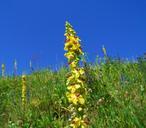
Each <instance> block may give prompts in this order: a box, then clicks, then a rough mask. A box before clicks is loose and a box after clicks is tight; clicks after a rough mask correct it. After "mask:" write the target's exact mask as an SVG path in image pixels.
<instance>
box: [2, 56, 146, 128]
mask: <svg viewBox="0 0 146 128" xmlns="http://www.w3.org/2000/svg"><path fill="white" fill-rule="evenodd" d="M99 61H100V62H99ZM144 66H145V62H141V63H140V62H130V61H120V60H115V59H110V60H108V61H107V60H106V59H105V58H97V62H95V63H94V64H91V63H86V62H85V63H84V69H85V73H86V78H87V79H86V86H87V91H88V95H87V98H86V108H88V111H87V115H88V122H89V128H105V127H106V128H145V127H146V120H145V119H146V79H145V74H146V73H145V71H144V69H145V67H144ZM68 70H69V69H68V68H67V67H65V66H62V67H61V68H60V69H59V70H58V71H52V70H51V69H46V70H42V71H34V72H32V73H31V74H29V75H27V76H26V85H27V92H26V105H25V108H24V107H23V106H22V103H21V88H22V78H21V76H13V77H12V76H4V77H1V78H0V128H63V127H65V126H66V124H67V123H68V119H69V116H70V114H69V111H68V110H67V109H66V107H67V106H68V105H69V103H68V100H67V98H66V96H65V92H66V79H67V78H66V77H65V76H66V75H67V73H68Z"/></svg>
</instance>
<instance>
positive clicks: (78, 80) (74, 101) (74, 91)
mask: <svg viewBox="0 0 146 128" xmlns="http://www.w3.org/2000/svg"><path fill="white" fill-rule="evenodd" d="M65 27H66V31H65V37H66V41H65V47H64V50H65V51H66V53H65V54H64V55H65V57H66V58H67V59H68V64H69V69H70V72H69V75H68V77H67V81H66V85H67V92H66V96H67V99H68V101H69V106H68V109H69V110H70V112H71V118H70V119H69V121H70V125H69V126H70V127H72V128H86V127H87V126H88V123H87V122H86V119H87V115H86V114H85V113H86V108H85V98H86V94H87V91H86V87H85V82H84V81H85V71H84V68H83V67H80V66H79V62H80V59H81V56H82V55H84V53H83V51H82V48H81V44H80V41H81V40H80V39H79V37H78V36H77V35H76V32H75V31H74V29H73V27H72V26H71V25H70V24H69V23H68V22H66V26H65Z"/></svg>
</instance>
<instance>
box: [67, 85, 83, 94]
mask: <svg viewBox="0 0 146 128" xmlns="http://www.w3.org/2000/svg"><path fill="white" fill-rule="evenodd" d="M80 87H81V85H80V84H75V85H70V86H68V87H67V89H68V90H69V91H70V92H71V93H74V92H75V91H76V90H77V89H79V88H80Z"/></svg>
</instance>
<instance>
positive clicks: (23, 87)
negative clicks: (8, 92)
mask: <svg viewBox="0 0 146 128" xmlns="http://www.w3.org/2000/svg"><path fill="white" fill-rule="evenodd" d="M21 98H22V99H21V100H22V107H23V108H25V105H26V75H22V96H21Z"/></svg>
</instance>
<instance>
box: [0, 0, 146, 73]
mask: <svg viewBox="0 0 146 128" xmlns="http://www.w3.org/2000/svg"><path fill="white" fill-rule="evenodd" d="M65 21H69V22H70V23H71V24H72V25H73V26H74V29H75V30H76V31H77V33H78V35H79V37H80V38H81V39H82V45H83V50H84V52H86V53H87V54H88V58H89V60H90V61H94V60H95V58H96V56H97V55H100V56H102V50H101V47H102V45H104V46H105V47H106V49H107V52H108V54H109V55H111V56H121V57H124V58H126V57H128V58H132V57H137V56H140V55H142V54H143V53H144V52H146V1H145V0H73V1H71V0H70V1H69V0H0V64H1V63H5V64H6V66H7V72H9V73H11V72H12V69H13V61H14V60H15V59H16V60H17V61H18V68H19V72H22V71H27V70H28V67H29V60H30V59H32V60H33V61H34V63H38V65H39V66H40V67H47V66H49V65H50V66H51V67H58V66H59V65H61V64H63V63H65V62H66V59H65V58H64V56H63V54H64V50H63V47H64V39H65V38H64V31H65V30H64V24H65Z"/></svg>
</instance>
